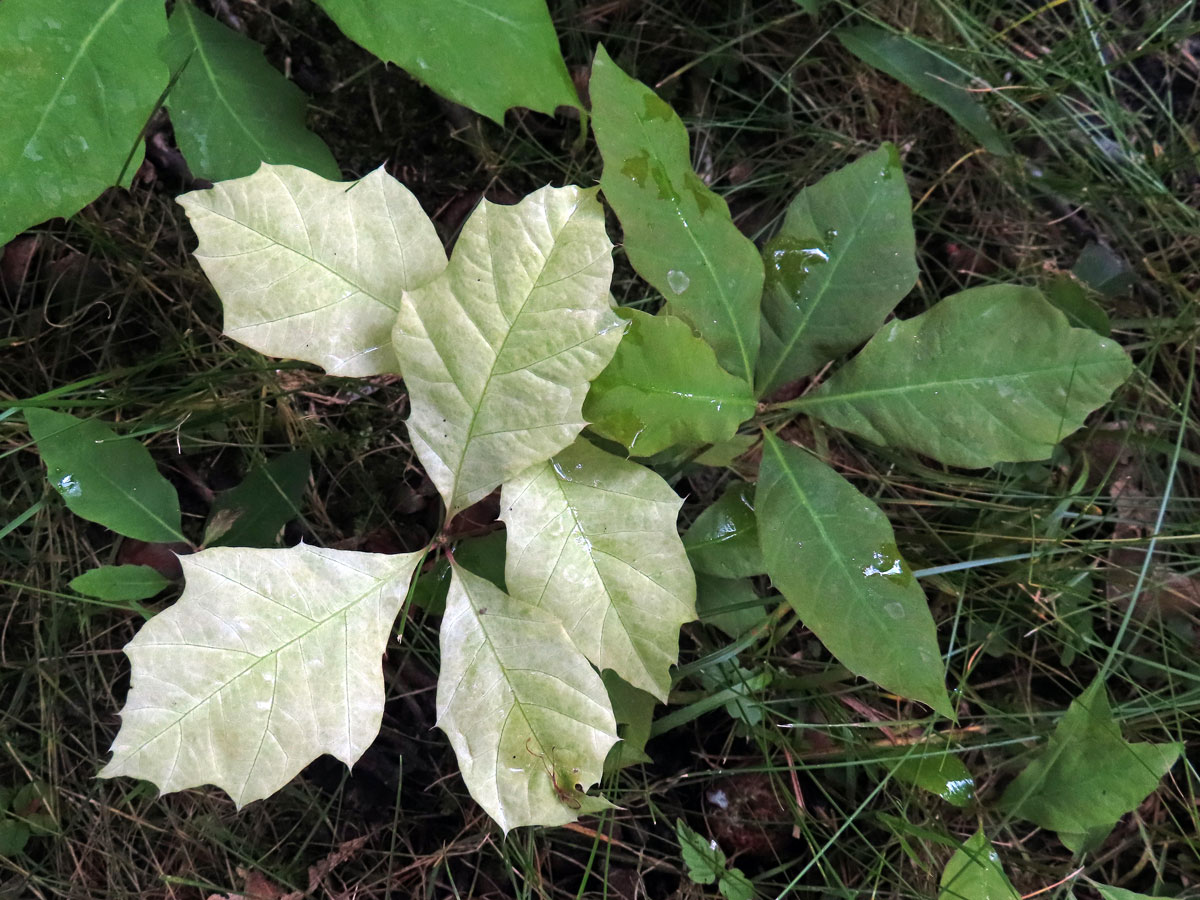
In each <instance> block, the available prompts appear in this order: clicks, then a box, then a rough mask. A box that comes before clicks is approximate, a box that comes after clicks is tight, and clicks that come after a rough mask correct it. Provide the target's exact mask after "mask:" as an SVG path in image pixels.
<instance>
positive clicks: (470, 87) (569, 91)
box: [317, 0, 579, 124]
mask: <svg viewBox="0 0 1200 900" xmlns="http://www.w3.org/2000/svg"><path fill="white" fill-rule="evenodd" d="M317 5H318V6H320V7H322V8H323V9H324V10H325V12H327V13H329V15H330V17H332V19H333V20H334V21H335V22H337V24H338V27H339V28H341V29H342V31H343V32H345V34H346V36H347V37H349V38H350V39H351V40H352V41H355V42H356V43H358V44H361V45H362V46H363V47H365V48H366V49H367V50H369V51H371V52H372V53H374V54H375V55H376V56H378V57H379V58H380V59H382V60H383V61H384V62H394V63H395V64H396V65H398V66H400V67H401V68H402V69H404V70H405V71H407V72H408V73H409V74H410V75H412V76H413V77H414V78H416V79H417V80H418V81H422V82H424V83H425V84H427V85H429V86H430V87H431V88H433V89H434V90H435V91H437V92H438V93H439V94H441V95H443V96H445V97H449V98H450V99H451V100H453V101H454V102H455V103H461V104H462V105H463V106H468V107H470V108H471V109H473V110H475V111H476V112H478V113H482V114H483V115H485V116H487V117H488V118H489V119H492V120H494V121H496V122H499V123H501V124H503V122H504V111H505V110H506V109H508V108H509V107H512V106H525V107H528V108H529V109H533V110H537V111H538V112H543V113H546V114H547V115H553V114H554V110H555V108H557V107H559V106H574V107H579V96H578V94H576V92H575V86H574V85H573V84H572V82H571V76H570V75H569V74H568V73H567V66H566V64H565V63H564V62H563V58H562V54H561V53H560V52H559V49H558V36H557V35H556V34H555V33H554V23H553V22H551V21H550V13H549V12H548V11H547V9H546V2H545V0H405V2H403V3H379V2H376V0H317Z"/></svg>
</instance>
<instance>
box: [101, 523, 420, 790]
mask: <svg viewBox="0 0 1200 900" xmlns="http://www.w3.org/2000/svg"><path fill="white" fill-rule="evenodd" d="M421 555H422V554H420V553H406V554H400V555H396V556H385V555H383V554H378V553H355V552H351V551H349V550H323V549H320V548H317V547H310V546H306V545H304V544H301V545H299V546H296V547H292V548H291V549H288V550H265V549H241V548H233V547H214V548H212V549H209V550H202V551H201V552H199V553H195V554H192V555H191V556H183V557H180V563H181V564H182V565H183V574H184V579H185V581H186V586H185V588H184V592H183V596H181V597H180V598H179V602H178V603H176V604H175V605H174V606H172V607H171V608H170V609H167V610H166V611H164V612H161V613H159V614H158V615H157V616H155V617H154V618H153V619H151V620H150V621H149V622H148V623H146V625H144V626H143V627H142V630H141V631H139V632H138V634H137V635H136V636H135V637H134V639H133V640H132V641H130V642H129V644H128V645H127V646H126V647H125V654H126V655H127V656H128V657H129V660H130V663H131V665H132V675H131V681H130V688H129V697H128V699H127V700H126V703H125V708H124V709H123V710H122V711H121V730H120V731H119V732H118V733H117V739H116V741H115V742H114V743H113V747H112V751H113V758H112V761H111V762H110V763H109V764H108V765H107V766H105V767H104V769H103V770H102V771H101V772H100V775H101V776H102V777H104V778H113V777H116V776H119V775H127V776H131V777H134V778H143V779H146V780H147V781H151V782H153V783H154V784H156V785H157V786H158V788H159V790H161V791H163V792H164V793H166V792H168V791H179V790H183V789H185V788H190V787H196V786H198V785H202V784H215V785H216V786H217V787H219V788H221V789H223V790H225V791H226V792H227V793H228V794H229V795H230V797H232V798H233V800H234V802H235V803H237V805H238V806H239V807H240V806H244V805H245V804H247V803H250V802H251V801H253V800H259V799H262V798H263V797H267V796H270V795H271V794H273V793H274V792H275V791H277V790H279V789H280V788H281V787H283V786H284V785H285V784H287V783H288V781H290V780H291V779H292V778H293V777H294V776H295V775H296V774H297V773H298V772H299V771H300V770H301V769H303V768H304V767H305V766H306V765H308V764H309V763H310V762H312V761H313V760H314V759H316V758H317V757H318V756H320V755H321V754H322V753H329V754H332V755H333V756H335V757H337V758H338V759H340V760H341V761H342V762H344V763H345V764H346V765H347V766H352V765H353V764H354V763H355V761H357V760H358V758H359V757H360V756H362V754H363V751H365V750H366V749H367V747H368V746H370V744H371V742H372V741H373V740H374V739H375V735H376V734H377V733H378V732H379V726H380V723H381V721H382V718H383V700H384V684H383V667H382V665H381V663H380V658H381V657H382V655H383V652H384V650H385V648H386V646H387V641H388V637H389V635H390V634H391V629H392V622H393V620H394V619H395V618H396V614H397V613H398V612H399V610H400V604H401V603H402V602H403V601H404V597H405V595H406V594H407V592H408V585H409V581H410V579H411V577H412V574H413V570H414V569H415V568H416V566H417V563H418V562H420V559H421Z"/></svg>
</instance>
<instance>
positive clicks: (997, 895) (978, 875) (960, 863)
mask: <svg viewBox="0 0 1200 900" xmlns="http://www.w3.org/2000/svg"><path fill="white" fill-rule="evenodd" d="M1019 898H1020V894H1018V893H1017V890H1016V888H1014V887H1013V886H1012V882H1010V881H1009V880H1008V876H1007V875H1005V874H1004V867H1003V866H1002V865H1001V864H1000V857H999V855H998V854H997V853H996V851H995V850H994V849H993V848H992V843H991V841H989V840H988V839H987V836H986V835H984V833H983V831H982V830H980V831H977V832H975V834H973V835H971V837H969V838H967V841H966V843H964V844H963V845H962V846H961V847H960V848H959V849H958V851H957V852H956V853H955V854H954V855H953V856H952V857H950V862H948V863H946V868H945V869H944V870H942V881H941V884H940V886H939V890H938V900H1019Z"/></svg>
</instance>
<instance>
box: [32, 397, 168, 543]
mask: <svg viewBox="0 0 1200 900" xmlns="http://www.w3.org/2000/svg"><path fill="white" fill-rule="evenodd" d="M25 420H26V421H27V422H28V423H29V433H30V434H31V435H32V436H33V439H34V440H35V441H36V442H37V449H38V453H40V454H41V456H42V461H43V462H45V464H46V477H47V478H49V480H50V484H51V486H52V487H53V488H54V489H55V490H56V491H58V493H59V495H60V496H61V497H62V498H63V500H64V501H65V502H66V504H67V508H68V509H70V510H71V512H73V513H75V515H77V516H81V517H82V518H84V519H87V520H88V521H89V522H97V523H99V524H100V525H103V526H104V527H105V528H111V529H112V530H113V531H115V532H117V534H123V535H125V536H126V537H131V538H137V539H138V540H141V541H148V542H155V541H167V542H170V541H182V540H185V538H184V536H183V534H182V532H181V531H180V520H179V498H178V496H177V495H176V493H175V488H174V487H172V486H171V483H170V482H169V481H167V479H165V478H163V477H162V476H161V475H160V474H158V468H157V467H156V466H155V465H154V460H153V459H152V458H151V456H150V453H149V451H148V450H146V448H145V447H143V446H142V445H141V444H140V443H139V442H138V441H137V440H134V439H133V438H125V437H120V436H119V435H117V434H116V433H115V432H113V430H112V429H111V428H109V427H108V426H107V425H103V424H101V423H100V422H97V421H96V420H95V419H77V418H75V417H74V416H71V415H67V414H66V413H60V412H55V411H53V410H49V409H26V410H25Z"/></svg>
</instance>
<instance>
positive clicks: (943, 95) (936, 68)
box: [834, 25, 1011, 156]
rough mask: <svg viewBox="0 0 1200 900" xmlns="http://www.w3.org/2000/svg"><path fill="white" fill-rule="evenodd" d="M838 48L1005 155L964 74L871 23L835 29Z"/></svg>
mask: <svg viewBox="0 0 1200 900" xmlns="http://www.w3.org/2000/svg"><path fill="white" fill-rule="evenodd" d="M834 34H835V35H836V36H837V39H838V40H839V41H841V42H842V46H843V47H845V48H846V49H847V50H849V51H850V52H851V53H853V54H854V55H855V56H857V57H858V58H859V59H861V60H862V61H863V62H865V63H866V64H867V65H869V66H874V67H875V68H876V69H879V70H880V71H881V72H886V73H887V74H888V75H891V76H892V77H893V78H895V79H896V80H897V81H901V82H903V83H904V84H906V85H908V87H909V88H911V89H912V90H913V91H914V92H915V93H916V94H917V95H918V96H921V97H924V98H925V99H926V100H928V101H930V102H931V103H935V104H937V105H938V106H940V107H941V108H942V109H944V110H945V111H946V112H948V113H949V114H950V115H951V116H952V117H953V118H954V120H955V121H956V122H958V124H959V125H961V126H962V127H963V128H965V129H966V130H967V131H968V132H969V133H970V134H971V135H972V136H973V137H974V138H975V139H976V140H977V141H979V143H980V144H981V145H982V146H983V148H984V149H985V150H987V151H988V152H989V153H995V154H997V155H998V156H1006V155H1008V154H1009V153H1010V152H1011V149H1010V148H1009V146H1008V140H1007V139H1006V138H1005V137H1004V135H1002V134H1001V133H1000V132H999V131H998V130H997V129H996V126H995V125H994V124H993V123H992V119H991V116H989V115H988V112H987V110H986V109H985V108H984V107H983V106H982V105H981V104H980V102H979V100H978V98H977V96H976V95H975V94H973V93H971V92H970V91H969V90H967V89H968V88H969V87H971V86H972V79H971V77H970V75H969V74H968V73H966V72H963V71H962V70H961V69H960V68H959V67H958V66H955V65H954V64H953V63H951V62H949V61H947V60H946V59H943V58H942V57H941V56H939V55H938V54H936V53H934V52H933V51H932V50H929V49H927V48H925V47H924V46H922V45H921V44H919V43H917V42H916V41H914V40H913V39H912V38H909V37H907V36H905V35H899V34H890V33H889V32H886V31H884V30H883V29H882V28H876V27H875V26H873V25H857V26H855V27H852V28H839V29H838V30H837V31H835V32H834Z"/></svg>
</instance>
